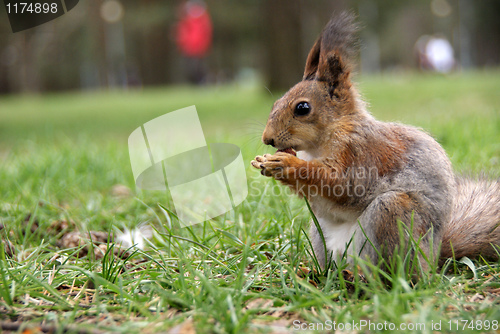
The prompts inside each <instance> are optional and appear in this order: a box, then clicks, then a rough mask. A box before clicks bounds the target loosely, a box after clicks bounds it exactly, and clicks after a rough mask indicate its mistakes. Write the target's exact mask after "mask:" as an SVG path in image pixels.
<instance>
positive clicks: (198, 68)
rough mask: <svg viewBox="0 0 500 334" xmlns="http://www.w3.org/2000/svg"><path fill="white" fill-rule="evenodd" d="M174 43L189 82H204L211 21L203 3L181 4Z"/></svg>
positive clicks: (210, 42) (192, 0)
mask: <svg viewBox="0 0 500 334" xmlns="http://www.w3.org/2000/svg"><path fill="white" fill-rule="evenodd" d="M176 42H177V47H178V48H179V51H180V52H181V54H182V55H183V57H184V59H185V66H186V70H187V75H188V79H189V82H191V83H194V84H202V83H204V82H205V81H206V77H207V65H206V60H205V58H206V56H207V55H208V53H209V51H210V47H211V45H212V20H211V19H210V15H209V13H208V10H207V6H206V4H205V3H204V2H203V1H198V0H191V1H187V2H185V3H183V4H181V7H180V10H179V22H178V23H177V26H176Z"/></svg>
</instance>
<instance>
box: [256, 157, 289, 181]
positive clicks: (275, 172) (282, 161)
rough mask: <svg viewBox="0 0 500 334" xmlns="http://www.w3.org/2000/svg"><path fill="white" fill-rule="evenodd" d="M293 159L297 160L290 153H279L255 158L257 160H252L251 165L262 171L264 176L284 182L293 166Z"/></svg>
mask: <svg viewBox="0 0 500 334" xmlns="http://www.w3.org/2000/svg"><path fill="white" fill-rule="evenodd" d="M291 159H297V158H296V157H295V156H293V155H291V154H288V153H283V152H277V153H276V154H273V155H271V154H264V155H263V156H261V155H258V156H256V157H255V160H252V162H251V164H252V166H253V167H255V168H257V169H260V173H261V174H262V175H264V176H270V177H273V178H275V179H276V180H282V179H285V178H286V177H287V174H288V170H289V168H290V166H291V165H292V164H293V162H292V161H291Z"/></svg>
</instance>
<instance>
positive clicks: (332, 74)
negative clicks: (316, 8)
mask: <svg viewBox="0 0 500 334" xmlns="http://www.w3.org/2000/svg"><path fill="white" fill-rule="evenodd" d="M355 32H356V27H355V25H354V18H353V16H352V15H351V14H347V13H344V14H341V15H340V16H338V17H334V18H332V19H331V20H330V22H329V23H328V24H327V26H326V27H325V29H324V30H323V32H322V33H321V35H320V37H319V38H318V40H317V41H316V43H315V44H314V46H313V47H312V49H311V51H310V52H309V56H308V57H307V61H306V66H305V70H304V76H303V78H302V81H301V82H299V83H298V84H296V85H295V86H294V87H292V88H291V89H290V90H289V91H288V92H287V93H286V94H285V95H284V96H283V97H282V98H280V99H279V100H277V101H276V102H275V103H274V106H273V108H272V111H271V114H270V115H269V119H268V121H267V124H266V128H265V130H264V133H263V135H262V141H263V142H264V144H266V145H272V146H274V147H276V148H277V149H278V150H285V149H289V148H292V149H294V150H296V151H309V150H315V149H317V148H318V147H320V146H322V145H321V144H322V142H325V141H328V140H329V139H328V138H325V137H328V135H329V133H330V134H331V133H333V132H338V131H340V132H342V131H346V127H349V125H350V124H351V120H350V118H351V117H352V116H354V115H355V114H356V113H357V111H356V109H357V108H356V98H357V95H356V92H355V90H354V88H353V87H352V84H351V81H350V73H351V65H350V58H351V57H352V53H353V48H354V34H355ZM330 140H331V138H330Z"/></svg>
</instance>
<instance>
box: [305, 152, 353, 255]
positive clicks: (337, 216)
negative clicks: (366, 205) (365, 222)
mask: <svg viewBox="0 0 500 334" xmlns="http://www.w3.org/2000/svg"><path fill="white" fill-rule="evenodd" d="M297 156H298V157H299V158H300V159H303V160H306V161H310V160H312V159H314V158H315V157H314V153H312V154H311V153H310V152H305V151H299V152H297ZM309 201H310V204H311V207H312V209H313V212H314V214H315V216H316V218H317V219H318V222H319V225H320V226H321V229H322V231H323V235H324V237H325V242H326V248H327V251H328V253H332V255H333V259H334V260H335V261H338V259H339V258H340V257H341V256H342V255H343V254H344V252H345V251H346V246H347V245H348V244H349V243H350V246H349V250H348V252H347V254H348V255H351V254H353V252H354V251H355V250H354V248H355V247H354V238H353V235H354V232H355V231H356V228H357V227H358V222H357V220H358V218H359V213H357V212H354V211H351V210H347V209H345V208H344V207H341V206H337V205H335V204H334V203H333V202H332V201H331V200H329V199H327V198H324V197H321V196H319V195H318V196H311V197H310V199H309ZM351 239H352V241H351ZM348 259H349V258H348Z"/></svg>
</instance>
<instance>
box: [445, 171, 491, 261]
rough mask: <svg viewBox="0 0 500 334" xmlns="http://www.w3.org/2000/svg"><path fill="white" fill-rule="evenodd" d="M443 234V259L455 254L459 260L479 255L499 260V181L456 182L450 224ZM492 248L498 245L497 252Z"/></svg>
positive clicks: (466, 179) (458, 179)
mask: <svg viewBox="0 0 500 334" xmlns="http://www.w3.org/2000/svg"><path fill="white" fill-rule="evenodd" d="M443 232H444V234H443V244H442V246H441V258H448V257H452V256H453V254H454V255H455V258H457V259H459V258H461V257H463V256H467V257H477V256H478V255H481V256H483V257H484V258H489V259H498V254H499V253H500V180H495V181H492V180H486V179H482V180H471V179H468V178H457V196H456V199H455V202H454V206H453V212H452V217H451V221H450V223H449V224H448V225H447V226H446V227H445V229H444V231H443ZM450 242H451V244H452V246H450ZM492 245H496V250H495V247H493V246H492Z"/></svg>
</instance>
